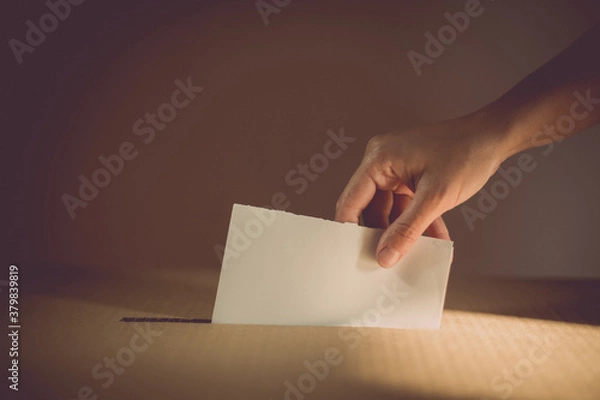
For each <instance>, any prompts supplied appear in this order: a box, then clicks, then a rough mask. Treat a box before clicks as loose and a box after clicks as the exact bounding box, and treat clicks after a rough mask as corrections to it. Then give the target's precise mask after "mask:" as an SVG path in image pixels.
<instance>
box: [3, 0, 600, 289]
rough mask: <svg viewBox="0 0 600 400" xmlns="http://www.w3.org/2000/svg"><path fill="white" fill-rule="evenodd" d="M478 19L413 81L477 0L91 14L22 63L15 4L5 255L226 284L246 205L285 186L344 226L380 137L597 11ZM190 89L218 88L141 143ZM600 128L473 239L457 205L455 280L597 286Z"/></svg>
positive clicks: (507, 69)
mask: <svg viewBox="0 0 600 400" xmlns="http://www.w3.org/2000/svg"><path fill="white" fill-rule="evenodd" d="M283 3H284V1H283V0H280V2H279V4H283ZM481 7H483V10H484V11H483V13H482V15H480V16H479V17H477V18H474V19H472V20H471V23H470V25H469V27H468V28H467V29H466V30H465V32H463V33H459V34H458V36H457V38H456V40H455V42H454V43H452V44H450V45H448V46H447V47H446V49H445V51H444V53H443V54H442V55H441V56H440V57H439V58H437V59H435V60H434V62H433V63H432V64H431V65H425V66H424V67H423V73H422V75H421V76H417V75H416V74H415V71H414V70H413V68H412V66H411V64H410V62H409V61H408V58H407V52H408V51H410V50H416V51H419V52H423V46H424V44H425V37H424V33H425V32H426V31H430V32H435V31H437V29H439V28H440V27H441V26H442V25H444V24H447V21H446V20H445V18H444V13H445V12H451V13H454V12H456V11H462V10H464V8H465V2H464V1H444V2H442V1H423V2H408V1H407V2H404V1H366V0H365V1H352V2H348V1H346V2H345V1H334V0H319V1H317V0H303V1H295V0H294V1H291V2H290V4H289V5H287V6H285V7H282V8H280V9H279V13H277V14H272V15H270V16H269V24H268V26H265V24H264V23H263V21H262V19H261V16H260V15H259V13H258V12H257V9H256V7H255V2H254V1H252V0H243V1H197V0H196V1H173V2H159V1H143V2H141V1H140V2H115V1H112V2H100V1H87V2H84V3H83V4H81V5H78V6H72V10H71V15H69V16H68V18H66V19H65V20H64V21H61V22H60V23H59V25H58V28H57V29H56V31H54V32H52V33H49V34H47V37H46V40H45V41H44V42H43V43H42V44H41V45H39V46H38V47H36V48H35V50H34V51H33V52H32V53H30V54H29V53H27V54H24V56H23V63H22V64H20V65H19V64H18V63H17V62H16V60H15V57H14V55H13V53H12V51H11V50H10V48H9V47H8V45H7V43H8V41H9V40H10V39H11V38H16V39H19V40H24V38H25V32H26V30H27V27H26V25H25V22H26V21H27V20H28V19H31V20H33V21H38V19H39V18H40V16H42V15H43V14H44V13H46V12H47V11H48V10H47V8H46V6H45V5H44V3H43V2H41V1H30V2H18V3H14V2H13V3H11V4H10V6H9V7H8V9H5V11H4V12H3V13H2V16H1V17H0V18H1V19H2V24H0V32H1V37H2V38H4V41H3V43H4V46H3V50H2V52H1V53H2V54H1V55H0V56H1V57H2V69H3V71H2V74H1V76H2V77H3V78H2V94H3V98H4V100H3V107H2V109H3V110H2V114H3V115H2V119H3V120H4V121H3V126H4V129H3V133H2V136H3V142H4V145H3V149H4V162H5V163H6V165H5V166H4V168H3V171H4V173H5V177H4V179H3V182H4V185H3V197H4V201H5V203H6V204H5V206H4V207H3V208H4V212H5V217H6V219H4V220H5V221H7V223H6V226H7V228H8V231H7V236H6V239H5V240H3V243H4V245H3V247H4V246H6V247H5V248H4V250H3V252H4V253H5V254H4V255H5V257H3V260H5V261H4V262H7V263H8V262H16V263H19V264H21V265H27V266H30V267H31V268H44V267H45V266H48V265H55V264H58V265H70V266H77V267H81V268H87V267H100V268H107V269H136V268H150V267H155V268H166V269H172V268H201V269H210V270H214V271H218V269H219V268H220V262H219V260H218V258H217V256H216V254H215V251H214V246H215V245H216V244H219V243H221V244H224V243H225V239H226V234H227V226H228V221H229V213H230V210H231V206H232V204H233V203H234V202H237V203H245V204H253V205H265V204H268V203H269V202H270V201H271V197H272V195H273V194H275V193H277V192H283V193H285V194H286V196H287V198H288V199H289V201H290V211H292V212H294V213H299V214H307V215H314V216H319V217H325V218H332V217H333V211H334V206H335V201H336V199H337V196H338V194H339V193H340V192H341V190H342V188H343V186H344V185H345V183H346V181H347V179H348V178H349V177H350V175H351V174H352V172H353V170H354V168H355V167H356V166H357V165H358V162H359V160H360V157H361V155H362V153H363V150H364V146H365V144H366V142H367V140H368V139H369V138H370V137H371V136H372V135H374V134H378V133H384V132H387V131H391V130H402V129H407V128H410V127H413V126H416V125H420V124H424V123H429V122H433V121H438V120H443V119H446V118H450V117H454V116H458V115H461V114H464V113H467V112H470V111H472V110H474V109H476V108H477V107H480V106H482V105H484V104H486V103H487V102H489V101H491V100H493V99H495V98H496V97H498V96H499V95H501V94H502V93H503V92H505V91H506V90H508V89H509V88H510V87H512V86H513V85H514V84H516V83H517V82H518V81H519V80H520V79H522V78H523V77H524V76H526V75H527V74H528V73H530V72H531V71H533V70H534V69H535V68H537V67H538V66H540V65H541V64H543V63H544V62H545V61H547V60H548V59H549V58H551V57H552V56H554V55H555V54H557V53H558V52H560V51H561V50H562V49H563V48H565V47H566V46H567V45H568V44H569V43H570V42H571V41H572V40H574V39H575V38H576V37H577V36H578V35H580V34H581V33H582V32H584V31H585V30H586V29H588V28H589V27H590V26H591V25H592V24H593V23H594V22H595V21H596V20H598V16H599V15H600V4H598V3H597V2H594V1H591V0H590V1H579V0H578V1H566V0H565V1H541V0H539V1H534V0H531V1H508V0H505V1H498V0H496V1H492V0H482V2H481ZM188 77H191V79H192V81H193V83H194V85H197V86H202V87H204V91H203V92H202V93H201V94H199V95H197V97H196V98H195V99H194V100H193V101H192V102H191V103H190V104H189V105H188V106H187V107H185V108H183V109H181V110H179V111H178V113H177V116H176V117H175V118H174V120H173V121H172V122H170V123H169V124H168V125H167V127H166V128H165V129H164V130H163V131H162V132H158V133H157V135H156V137H155V139H154V140H153V141H152V142H151V143H149V144H145V143H144V142H143V141H142V139H143V137H139V136H136V135H135V134H134V133H133V130H132V126H133V124H134V122H135V121H136V120H137V119H138V118H142V117H143V116H144V114H145V113H146V112H156V110H157V107H158V106H159V105H160V104H161V103H164V102H167V101H169V100H170V98H171V93H172V92H173V90H174V89H175V88H176V86H175V84H174V81H175V80H176V79H181V80H184V81H185V80H186V79H187V78H188ZM549 122H551V121H549ZM342 127H343V129H344V132H345V134H346V135H347V136H350V137H354V138H356V140H355V141H354V142H353V143H351V144H349V145H348V148H347V149H346V150H345V151H344V152H343V154H342V155H341V156H340V157H339V158H338V159H335V160H332V161H331V162H330V164H329V166H328V168H327V169H326V170H325V171H324V172H323V173H321V174H320V175H319V176H318V179H316V180H315V181H314V182H310V183H309V185H308V186H307V188H306V190H305V191H304V192H303V193H302V194H297V193H295V190H296V189H298V186H290V185H288V184H287V183H286V182H285V179H284V177H285V175H286V174H287V173H288V171H290V170H292V169H294V168H295V167H296V165H297V163H299V162H306V161H308V160H309V159H310V158H311V157H312V156H313V155H314V154H316V153H318V152H322V149H323V145H324V143H325V142H326V141H327V140H328V136H327V135H326V132H327V131H328V130H332V131H333V132H339V130H340V129H341V128H342ZM599 130H600V129H598V127H596V128H592V129H589V130H588V131H587V132H583V133H581V134H579V135H577V136H576V137H573V138H571V139H569V140H567V141H565V142H562V143H560V144H558V145H557V146H556V148H555V149H554V150H553V151H552V153H551V154H549V155H548V156H544V155H543V154H542V153H541V151H538V150H535V151H531V152H530V153H531V154H532V155H533V156H534V157H535V159H536V162H537V163H538V167H537V168H536V169H535V170H534V171H532V172H528V173H525V174H524V176H523V181H522V183H521V184H520V185H519V186H517V187H516V188H514V189H512V190H511V192H510V194H509V196H508V197H507V198H506V199H504V200H501V201H500V202H499V204H498V206H497V207H496V209H495V210H493V211H492V212H490V213H489V214H488V215H487V217H486V218H485V219H484V220H478V221H476V222H475V224H474V229H473V230H470V229H469V228H468V226H467V224H466V222H465V220H464V218H463V216H462V214H461V212H460V210H454V211H452V212H449V213H448V214H447V222H448V224H449V227H450V231H451V235H452V236H453V239H454V240H455V248H456V256H455V261H454V264H453V271H455V272H468V273H482V274H517V275H528V276H529V275H544V276H577V277H587V276H596V277H598V276H600V255H599V253H598V251H597V250H598V246H597V242H598V239H599V235H598V228H597V227H598V224H599V223H600V212H599V208H598V204H600V189H599V187H598V171H600V158H599V157H598V156H597V154H598V151H599V150H600V135H599V132H598V131H599ZM126 141H128V142H131V143H133V145H134V146H135V148H136V150H137V151H138V152H139V154H138V156H137V157H136V158H135V159H133V160H131V161H127V162H126V163H125V165H124V168H123V170H122V172H121V173H120V174H119V175H118V176H115V177H113V178H112V181H111V182H110V184H109V185H108V186H106V187H105V188H102V189H101V190H100V194H99V195H98V196H97V198H95V199H94V200H92V201H90V202H89V203H88V204H87V207H86V208H79V209H77V210H76V211H75V212H76V217H75V218H74V219H71V218H70V217H69V215H68V213H67V211H66V209H65V206H64V204H63V202H62V201H61V196H62V195H63V194H64V193H70V194H72V195H77V190H78V186H79V181H78V176H79V175H80V174H83V175H84V176H86V177H88V178H91V175H92V173H93V172H94V170H95V169H97V168H99V167H101V164H100V162H99V161H98V159H97V158H98V157H99V156H109V155H110V154H115V153H116V152H117V151H118V148H119V146H120V145H121V143H123V142H126ZM515 163H516V160H514V159H512V160H509V161H507V165H515ZM467 204H468V205H471V206H473V207H475V202H474V201H473V200H471V201H470V202H468V203H467Z"/></svg>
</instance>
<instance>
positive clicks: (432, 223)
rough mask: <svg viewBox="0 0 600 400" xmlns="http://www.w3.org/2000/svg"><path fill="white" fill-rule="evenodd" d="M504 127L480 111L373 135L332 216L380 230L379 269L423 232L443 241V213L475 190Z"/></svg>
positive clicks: (502, 151) (491, 167) (498, 159)
mask: <svg viewBox="0 0 600 400" xmlns="http://www.w3.org/2000/svg"><path fill="white" fill-rule="evenodd" d="M504 131H505V130H504V128H503V127H502V124H501V123H498V121H494V120H493V119H492V118H490V117H489V116H487V115H485V114H484V113H476V114H472V115H470V116H466V117H462V118H458V119H454V120H450V121H445V122H441V123H437V124H433V125H428V126H424V127H420V128H417V129H412V130H409V131H406V132H402V133H390V134H385V135H380V136H375V137H373V138H372V139H371V140H370V141H369V143H368V145H367V148H366V151H365V155H364V157H363V159H362V162H361V164H360V165H359V167H358V169H357V170H356V172H355V173H354V175H353V176H352V177H351V178H350V181H349V182H348V184H347V185H346V188H345V189H344V191H343V192H342V194H341V196H340V198H339V200H338V202H337V205H336V216H335V219H336V220H337V221H340V222H355V223H358V222H359V219H360V217H361V215H362V217H363V222H364V224H365V225H366V226H370V227H378V228H385V232H384V233H383V235H382V236H381V238H380V240H379V243H378V245H377V260H378V262H379V264H380V265H381V266H382V267H386V268H389V267H391V266H393V265H394V264H396V263H397V262H398V261H399V260H400V259H401V258H402V256H404V255H405V254H406V253H407V252H408V251H409V250H410V248H411V247H412V245H413V244H414V242H415V241H416V240H417V239H418V238H419V236H420V235H421V234H423V233H426V234H427V235H429V236H433V237H436V238H440V239H450V236H449V233H448V229H447V228H446V225H445V223H444V221H443V219H442V214H443V213H444V212H446V211H448V210H450V209H452V208H454V207H456V206H457V205H459V204H461V203H463V202H464V201H466V200H467V199H468V198H470V197H471V196H473V195H474V194H475V193H477V191H479V190H480V189H481V188H482V187H483V186H484V184H485V183H486V182H487V180H488V179H489V178H490V177H491V176H492V175H493V174H494V173H495V172H496V170H497V169H498V167H499V166H500V164H501V163H502V161H504V159H506V157H507V156H509V155H510V154H509V153H510V151H509V149H508V148H507V147H506V146H505V145H504V143H503V142H504Z"/></svg>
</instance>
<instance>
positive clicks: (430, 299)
mask: <svg viewBox="0 0 600 400" xmlns="http://www.w3.org/2000/svg"><path fill="white" fill-rule="evenodd" d="M381 233H382V230H381V229H372V228H365V227H361V226H358V225H355V224H350V223H339V222H334V221H326V220H322V219H319V218H313V217H305V216H300V215H294V214H291V213H288V212H284V211H274V210H267V209H263V208H257V207H251V206H244V205H239V204H234V206H233V211H232V214H231V221H230V225H229V232H228V236H227V243H226V245H225V253H224V258H223V267H222V269H221V275H220V278H219V287H218V290H217V298H216V301H215V308H214V312H213V318H212V323H215V324H267V325H324V326H376V327H387V328H404V329H409V328H413V329H438V328H439V326H440V322H441V316H442V309H443V306H444V297H445V294H446V286H447V284H448V275H449V272H450V263H451V261H452V250H453V244H452V242H451V241H447V240H440V239H434V238H429V237H425V236H422V237H420V238H419V240H418V241H417V243H416V244H415V246H414V247H413V248H412V249H411V251H410V252H409V253H408V254H407V255H405V256H404V258H403V259H402V260H401V261H400V262H399V263H398V264H397V265H396V266H394V267H393V268H391V269H383V268H381V267H380V266H379V265H378V264H377V261H376V259H375V247H376V245H377V241H378V239H379V237H380V235H381Z"/></svg>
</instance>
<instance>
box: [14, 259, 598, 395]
mask: <svg viewBox="0 0 600 400" xmlns="http://www.w3.org/2000/svg"><path fill="white" fill-rule="evenodd" d="M22 282H23V287H24V288H25V289H24V291H23V296H22V299H23V303H22V310H23V311H22V312H23V317H22V319H23V329H22V335H23V337H22V341H21V346H22V349H23V352H22V355H21V361H22V367H23V370H22V380H21V388H22V392H21V393H19V395H20V396H19V397H15V396H12V397H2V398H9V399H12V398H26V399H38V398H39V399H42V398H43V399H69V400H70V399H74V398H77V392H78V391H79V390H80V388H81V387H84V386H89V387H90V388H92V390H93V392H94V394H96V395H97V396H98V399H165V398H174V397H176V398H178V399H198V398H202V399H284V398H285V397H284V396H285V393H286V390H288V388H289V387H290V386H289V385H293V386H294V388H296V389H297V388H298V387H299V386H298V383H299V380H300V386H301V387H304V388H308V389H312V390H311V391H310V393H306V394H303V393H300V395H303V396H304V398H305V399H402V398H411V399H412V398H419V399H421V398H422V399H496V398H502V396H503V395H510V396H509V397H507V398H511V399H575V398H576V399H598V398H600V327H599V325H600V282H598V281H580V282H577V281H516V280H508V279H491V278H487V279H482V278H472V277H461V276H454V275H451V278H450V283H449V287H448V294H447V300H446V310H445V311H444V315H443V320H442V327H441V329H440V330H439V331H421V330H410V331H409V330H394V329H379V328H375V329H370V328H363V329H355V328H345V330H343V331H342V330H341V329H342V328H336V327H274V326H269V327H265V326H247V325H211V324H195V323H153V324H148V325H146V324H145V323H137V324H136V323H124V322H119V320H120V319H121V318H122V317H125V316H129V317H142V316H144V317H188V318H192V317H194V318H208V317H210V315H211V311H212V306H213V302H214V296H215V291H216V282H217V274H216V272H215V271H208V270H201V269H198V270H187V271H186V270H178V269H173V270H171V271H168V270H162V271H152V270H148V271H145V272H144V273H140V272H139V271H136V272H131V273H128V272H126V271H123V272H121V273H112V274H109V273H108V272H93V271H89V270H88V271H83V270H81V269H73V270H66V269H62V268H61V269H55V268H51V267H48V268H47V269H46V273H45V276H39V275H37V277H36V279H33V277H29V276H28V275H27V272H26V271H23V275H22ZM26 282H27V284H26V285H25V283H26ZM148 329H150V330H151V331H152V332H155V333H154V336H151V337H150V340H151V341H152V343H150V344H147V343H146V344H147V346H144V344H145V340H144V339H141V338H140V337H138V336H136V335H139V330H142V331H145V332H146V334H148ZM132 339H134V340H133V342H132ZM132 343H133V345H134V346H135V347H136V348H137V349H138V350H139V348H141V347H145V349H144V350H143V351H139V352H137V353H136V352H134V359H133V361H131V360H129V359H128V358H127V353H128V350H127V348H131V346H132ZM124 349H125V350H124ZM328 349H329V353H328V355H329V356H330V359H332V357H331V355H332V354H334V355H336V357H333V359H334V361H335V362H338V364H336V365H331V366H330V367H329V373H328V375H327V377H325V378H324V379H323V380H319V379H315V378H310V377H309V376H308V375H307V374H308V373H310V372H309V371H310V370H311V368H312V366H316V368H318V367H319V366H320V367H322V363H319V362H318V360H324V359H325V355H326V352H327V351H328ZM332 349H336V350H337V353H336V352H335V350H332ZM104 357H112V358H117V359H119V358H120V359H121V360H124V361H127V362H131V363H130V365H128V366H126V367H124V368H123V370H122V371H121V375H118V374H116V373H114V374H113V377H114V380H113V381H112V382H111V383H110V384H109V385H107V387H106V388H104V387H102V384H107V383H108V382H109V378H107V377H106V371H107V370H106V369H105V368H101V369H99V370H98V371H97V372H98V373H104V374H105V377H104V378H102V379H95V378H94V377H93V376H92V370H93V368H94V367H95V366H97V365H98V364H99V363H103V362H104V361H103V359H104ZM307 365H308V366H307ZM324 370H325V369H324V368H321V371H324ZM322 374H323V373H321V375H322ZM286 382H289V384H288V386H286ZM313 382H314V385H312V386H311V384H312V383H313ZM302 385H304V386H302ZM313 386H314V387H313ZM288 398H290V399H296V398H301V397H298V396H295V395H291V394H290V395H289V396H288Z"/></svg>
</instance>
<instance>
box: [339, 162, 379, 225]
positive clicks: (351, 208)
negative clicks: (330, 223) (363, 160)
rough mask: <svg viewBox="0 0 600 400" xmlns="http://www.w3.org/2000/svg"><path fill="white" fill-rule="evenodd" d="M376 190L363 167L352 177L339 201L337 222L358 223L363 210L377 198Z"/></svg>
mask: <svg viewBox="0 0 600 400" xmlns="http://www.w3.org/2000/svg"><path fill="white" fill-rule="evenodd" d="M376 189H377V187H376V185H375V182H373V180H372V179H371V177H370V176H369V175H368V174H367V173H365V172H364V167H363V166H362V165H361V166H360V167H359V168H358V169H357V170H356V172H355V173H354V175H352V177H351V178H350V181H349V182H348V184H347V185H346V188H345V189H344V191H343V192H342V194H341V195H340V198H339V199H338V201H337V204H336V209H335V220H336V221H339V222H354V223H358V221H359V218H360V215H361V214H362V212H363V210H364V209H365V208H366V207H367V205H368V204H369V203H370V202H371V199H373V196H375V191H376Z"/></svg>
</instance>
